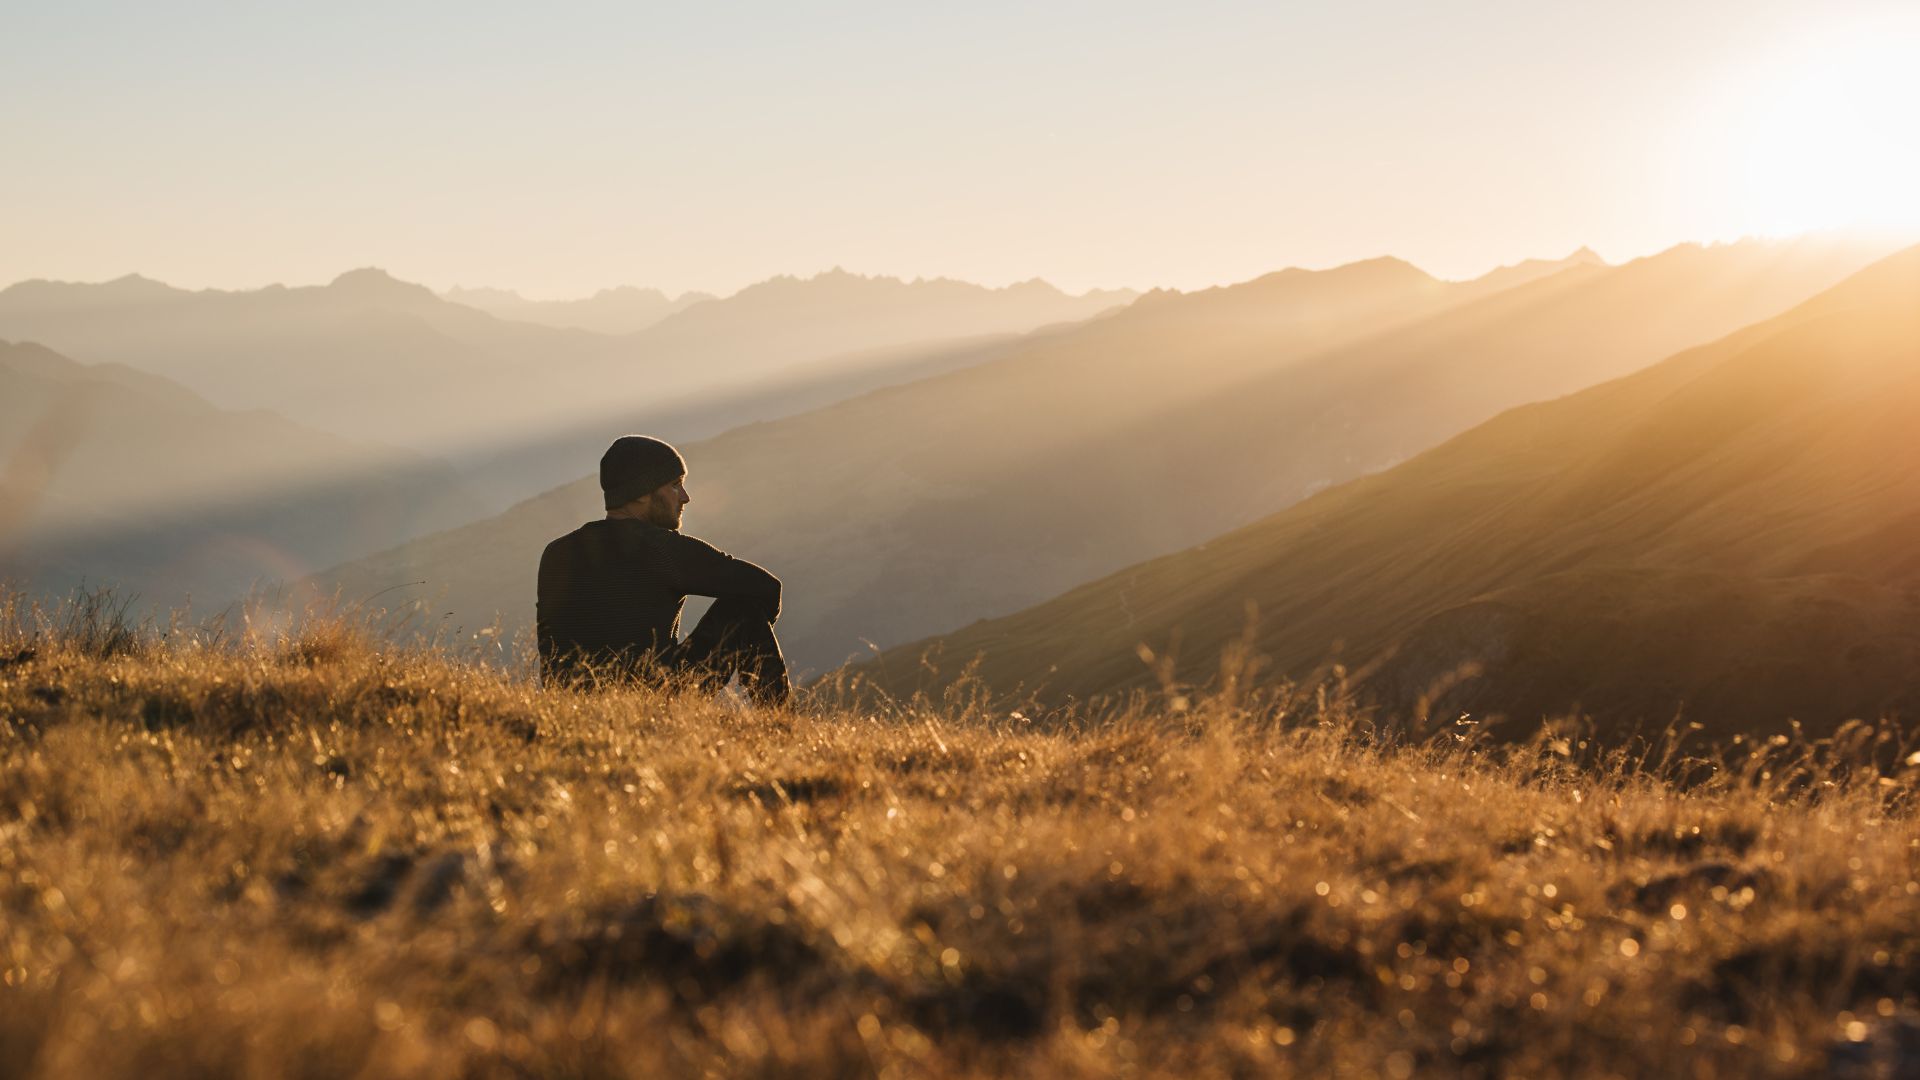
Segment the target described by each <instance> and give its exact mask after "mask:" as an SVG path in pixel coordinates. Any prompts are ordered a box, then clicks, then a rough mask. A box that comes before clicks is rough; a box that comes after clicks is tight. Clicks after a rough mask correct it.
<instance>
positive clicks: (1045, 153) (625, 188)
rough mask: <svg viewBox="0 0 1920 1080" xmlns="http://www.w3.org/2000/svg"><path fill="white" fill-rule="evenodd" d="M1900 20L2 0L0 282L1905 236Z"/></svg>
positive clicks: (1013, 7)
mask: <svg viewBox="0 0 1920 1080" xmlns="http://www.w3.org/2000/svg"><path fill="white" fill-rule="evenodd" d="M1916 55H1920V4H1915V3H1913V2H1912V0H1899V2H1893V0H1854V2H1845V0H1841V2H1830V3H1821V4H1807V3H1804V2H1781V0H1695V2H1688V3H1677V4H1676V3H1673V2H1672V0H1661V2H1657V3H1653V2H1641V0H1623V2H1616V3H1609V4H1592V3H1553V2H1539V0H1534V2H1527V3H1519V2H1508V0H1457V2H1451V3H1440V4H1436V3H1428V2H1419V3H1413V2H1408V3H1380V2H1369V0H1351V2H1346V3H1341V4H1311V5H1308V4H1293V3H1281V2H1274V0H1268V2H1264V3H1209V2H1205V0H1185V2H1182V3H1180V4H1177V5H1176V4H1172V3H1153V4H1137V3H1128V2H1103V3H1036V2H1032V0H1028V2H1023V3H997V2H990V0H983V2H974V3H969V4H965V5H959V4H954V5H938V6H936V5H930V4H929V5H903V4H899V3H808V4H796V3H778V4H738V3H726V2H719V0H716V2H703V3H700V4H691V5H685V4H673V5H656V4H646V3H633V2H623V3H606V4H584V3H583V4H566V3H554V4H547V5H539V6H535V5H525V4H503V3H500V4H496V3H482V2H471V3H458V4H454V3H446V4H439V3H406V2H394V0H387V2H383V3H377V4H362V3H355V2H350V0H339V2H334V3H329V4H326V5H312V4H307V5H292V4H260V3H248V4H240V3H231V4H210V3H193V2H181V3H169V4H134V3H126V4H98V3H86V2H84V0H65V2H63V3H60V4H40V5H31V6H29V5H27V4H25V3H23V2H22V0H0V284H6V283H10V282H13V281H18V280H23V279H27V278H52V279H60V280H76V281H99V280H107V279H111V278H114V277H118V276H121V275H123V274H128V273H140V274H144V275H146V276H148V277H153V278H158V279H160V280H163V281H167V282H169V283H172V284H175V285H180V286H183V287H189V288H205V287H218V288H251V287H257V286H260V285H265V284H268V283H271V282H282V283H286V284H312V283H319V282H324V281H327V280H330V279H331V278H332V277H334V276H335V275H337V274H339V273H340V272H342V271H344V270H348V269H352V268H355V267H362V266H379V267H383V268H385V269H387V270H388V271H390V272H392V273H394V274H395V275H397V276H399V277H401V278H404V279H407V280H411V281H419V282H423V283H426V284H428V285H431V286H434V287H436V288H443V289H444V288H447V287H449V286H452V285H455V284H459V285H465V286H470V287H471V286H482V285H488V286H500V287H508V288H514V289H518V290H520V291H521V292H523V293H525V294H527V295H529V296H534V297H549V298H559V297H568V296H577V295H585V294H588V293H591V292H593V291H595V290H597V289H600V288H604V287H608V286H614V285H622V284H626V285H642V286H651V287H658V288H662V289H665V290H667V291H669V292H674V293H677V292H681V291H684V290H702V291H709V292H717V293H723V294H724V293H727V292H732V291H734V290H736V289H738V288H741V287H743V286H745V285H747V284H750V283H751V282H754V281H757V280H761V279H764V278H766V277H769V276H772V275H775V274H800V275H807V274H812V273H816V272H818V271H821V270H824V269H827V268H829V267H833V266H840V267H845V268H847V269H850V270H854V271H858V272H862V273H869V274H889V275H896V276H901V277H940V276H944V277H954V278H961V279H966V280H971V281H977V282H981V283H984V284H989V285H1005V284H1009V283H1012V282H1015V281H1021V280H1026V279H1029V278H1032V277H1042V278H1045V279H1047V280H1049V281H1052V282H1053V283H1055V284H1057V285H1060V286H1062V287H1064V288H1068V289H1071V290H1074V291H1078V290H1081V289H1086V288H1092V287H1123V286H1124V287H1135V288H1145V287H1152V286H1164V287H1172V288H1182V289H1188V288H1198V287H1205V286H1208V285H1214V284H1222V283H1227V282H1233V281H1242V280H1246V279H1248V278H1252V277H1256V276H1258V275H1260V274H1262V273H1266V272H1270V271H1272V270H1276V269H1280V268H1283V267H1286V266H1306V267H1315V268H1318V267H1326V266H1333V265H1338V264H1340V263H1344V262H1350V261H1354V260H1356V259H1363V258H1371V257H1374V256H1378V255H1386V254H1391V255H1396V256H1399V257H1401V258H1404V259H1407V260H1409V261H1411V262H1413V263H1415V264H1416V265H1419V266H1421V267H1422V268H1424V269H1426V270H1428V271H1429V272H1432V273H1435V274H1438V275H1441V276H1444V277H1466V276H1471V275H1473V274H1477V273H1480V272H1482V271H1485V270H1487V269H1490V268H1492V267H1493V266H1496V265H1500V264H1504V263H1510V262H1514V261H1517V260H1519V259H1523V258H1529V257H1559V256H1563V255H1566V254H1568V253H1569V252H1571V251H1573V250H1574V249H1575V248H1578V247H1581V246H1583V245H1585V246H1590V247H1592V248H1594V249H1595V250H1597V251H1598V252H1599V253H1600V254H1601V255H1603V256H1605V257H1607V258H1609V259H1611V260H1620V259H1624V258H1630V257H1634V256H1637V255H1641V254H1647V253H1650V252H1653V251H1656V250H1659V249H1662V248H1664V247H1667V246H1670V245H1672V244H1674V243H1678V242H1683V241H1688V240H1700V241H1711V240H1726V239H1733V238H1737V237H1739V236H1744V235H1784V234H1788V233H1792V232H1798V231H1801V230H1804V229H1820V228H1835V227H1842V226H1847V227H1861V228H1875V229H1884V230H1899V231H1902V232H1904V231H1907V230H1915V231H1920V199H1916V198H1914V197H1913V196H1912V195H1911V194H1910V193H1911V192H1913V191H1920V140H1915V139H1914V138H1912V136H1911V132H1910V128H1911V125H1912V118H1913V117H1914V116H1916V115H1920V65H1913V64H1910V63H1909V62H1908V60H1907V58H1908V57H1911V56H1916Z"/></svg>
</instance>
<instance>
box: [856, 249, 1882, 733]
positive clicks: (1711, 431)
mask: <svg viewBox="0 0 1920 1080" xmlns="http://www.w3.org/2000/svg"><path fill="white" fill-rule="evenodd" d="M1916 430H1920V248H1914V249H1912V250H1908V251H1905V252H1901V253H1899V254H1896V255H1894V256H1891V257H1889V258H1887V259H1885V260H1882V261H1880V262H1878V263H1876V264H1874V265H1872V266H1871V267H1869V268H1867V269H1865V270H1863V271H1861V272H1860V273H1858V274H1856V275H1854V276H1852V277H1851V278H1849V279H1848V280H1846V281H1845V282H1843V283H1841V284H1839V285H1837V286H1835V287H1833V288H1831V289H1829V290H1826V291H1824V292H1822V293H1820V294H1819V295H1817V296H1815V297H1813V298H1812V299H1809V300H1807V301H1806V302H1804V303H1801V304H1799V305H1797V306H1795V307H1794V308H1792V309H1791V310H1790V311H1788V312H1786V313H1785V314H1782V315H1779V316H1778V317H1775V318H1772V319H1768V320H1765V321H1761V322H1759V323H1757V324H1755V325H1752V326H1749V327H1747V328H1743V329H1741V330H1738V331H1737V332H1734V333H1732V334H1730V335H1728V336H1725V337H1723V338H1721V339H1720V340H1718V341H1715V342H1713V343H1711V344H1707V345H1704V346H1701V347H1697V348H1694V349H1690V350H1686V351H1682V352H1679V353H1678V354H1677V355H1674V356H1672V357H1670V358H1669V359H1666V360H1665V361H1663V362H1661V363H1659V364H1656V365H1653V366H1651V367H1648V368H1646V369H1645V370H1641V371H1639V372H1637V373H1634V374H1631V375H1628V376H1626V377H1623V378H1620V379H1616V380H1612V381H1608V382H1605V383H1602V384H1601V385H1598V386H1594V387H1592V388H1590V389H1587V390H1584V391H1582V392H1579V393H1576V394H1573V395H1571V396H1567V397H1563V398H1559V399H1557V400H1551V401H1544V402H1540V403H1536V404H1530V405H1525V406H1522V407H1519V408H1515V409H1512V410H1510V411H1507V412H1504V413H1502V414H1501V415H1500V416H1498V417H1497V418H1495V419H1493V420H1491V421H1489V422H1487V423H1484V424H1482V425H1479V426H1477V427H1475V428H1474V429H1472V430H1471V431H1468V432H1466V433H1465V434H1462V435H1459V436H1458V437H1456V438H1454V439H1452V440H1450V441H1448V442H1446V443H1445V444H1443V445H1441V446H1439V447H1437V448H1435V449H1433V450H1431V451H1429V452H1427V453H1424V454H1420V455H1418V456H1416V457H1414V458H1412V459H1411V460H1409V461H1407V462H1405V463H1404V464H1401V465H1399V466H1398V467H1396V468H1392V469H1389V470H1387V471H1385V472H1382V473H1379V474H1377V475H1373V476H1369V477H1365V478H1363V479H1359V480H1355V481H1353V482H1351V483H1348V484H1344V485H1341V486H1338V487H1335V488H1333V489H1332V490H1329V491H1325V492H1322V493H1320V494H1319V495H1316V496H1315V497H1313V498H1311V499H1308V500H1306V501H1304V502H1302V503H1300V504H1298V505H1296V506H1293V507H1291V508H1290V509H1287V510H1284V511H1282V512H1280V513H1278V514H1275V515H1272V516H1270V517H1267V518H1264V519H1263V520H1260V521H1258V522H1256V523H1254V524H1251V525H1248V526H1247V527H1245V528H1243V529H1240V530H1238V531H1235V532H1232V533H1229V534H1227V535H1225V536H1221V537H1218V538H1215V539H1213V540H1211V541H1209V542H1207V543H1205V544H1203V545H1200V546H1198V547H1194V548H1191V549H1188V550H1185V551H1181V552H1178V553H1176V554H1172V555H1168V556H1165V557H1163V558H1159V559H1155V560H1152V561H1148V562H1144V563H1141V564H1139V565H1137V566H1133V567H1129V568H1127V569H1124V570H1121V571H1119V572H1118V573H1115V574H1112V575H1110V576H1108V577H1105V578H1103V579H1101V580H1098V581H1094V582H1091V583H1089V584H1086V585H1083V586H1081V587H1079V588H1076V589H1073V590H1071V591H1069V592H1066V593H1064V594H1063V595H1061V596H1058V597H1056V598H1054V599H1052V600H1049V601H1047V602H1046V603H1043V604H1040V605H1038V606H1035V607H1033V608H1030V609H1028V610H1025V611H1022V612H1019V613H1017V614H1015V615H1011V616H1009V617H1006V618H1001V619H994V620H989V621H985V622H981V623H977V624H975V625H973V626H970V627H967V628H965V629H964V630H960V631H958V632H955V633H951V634H948V635H945V636H942V637H938V638H934V639H930V640H927V641H922V642H916V643H913V644H910V645H906V646H903V647H900V648H898V649H894V650H891V651H889V652H887V653H885V654H883V655H882V656H880V657H879V658H878V659H877V660H875V661H874V662H873V663H871V664H869V665H867V666H866V667H865V668H864V669H863V673H864V675H865V676H866V677H867V678H869V679H871V680H873V681H874V682H876V683H877V684H879V685H881V686H883V687H886V688H887V689H889V690H891V691H893V692H896V693H904V692H910V691H912V690H914V689H918V688H923V687H927V686H935V687H937V686H940V685H944V684H946V683H948V682H950V681H951V680H952V679H953V678H954V677H955V675H956V674H957V673H958V672H959V671H960V670H961V669H962V668H963V667H964V666H966V665H967V664H968V663H969V662H977V665H978V666H977V669H976V673H977V676H978V677H979V678H980V679H982V680H984V681H985V683H986V684H987V685H989V686H991V687H994V688H996V689H999V690H1002V691H1011V690H1013V689H1014V688H1024V690H1025V691H1026V692H1037V693H1038V694H1039V696H1041V697H1042V698H1044V699H1046V700H1050V701H1062V700H1067V699H1086V698H1091V697H1098V696H1111V695H1117V694H1124V693H1126V692H1129V691H1132V690H1137V689H1143V688H1150V687H1153V686H1154V685H1156V683H1157V682H1158V680H1159V679H1161V678H1162V677H1163V676H1165V675H1171V677H1172V678H1173V679H1174V680H1175V681H1176V683H1180V684H1193V683H1200V682H1205V681H1207V680H1208V679H1209V678H1210V677H1211V676H1212V675H1213V674H1214V673H1215V672H1217V671H1219V670H1220V667H1221V662H1222V658H1223V657H1225V656H1228V655H1229V654H1230V653H1231V652H1232V651H1233V650H1234V649H1236V648H1237V647H1239V645H1240V644H1241V643H1243V641H1244V640H1245V639H1244V638H1243V635H1245V634H1247V633H1248V613H1249V607H1248V605H1249V604H1251V605H1253V610H1255V611H1257V620H1256V621H1255V622H1254V623H1253V624H1252V629H1251V639H1250V642H1251V647H1252V650H1253V652H1254V654H1256V655H1257V656H1259V657H1261V658H1262V662H1263V663H1264V665H1265V668H1264V672H1263V676H1264V678H1266V679H1268V680H1274V679H1280V678H1292V679H1302V678H1312V677H1314V673H1315V672H1316V671H1324V670H1325V665H1326V664H1328V663H1329V662H1331V661H1338V662H1341V663H1343V664H1344V665H1345V666H1346V667H1347V669H1348V670H1349V671H1351V672H1353V673H1354V677H1355V678H1356V679H1357V680H1358V686H1359V688H1360V690H1361V691H1362V692H1363V693H1364V694H1365V695H1367V696H1368V697H1369V698H1370V699H1371V700H1372V701H1373V702H1374V703H1375V704H1377V705H1378V706H1380V707H1381V708H1382V710H1383V715H1385V716H1388V717H1393V718H1397V719H1404V718H1406V717H1409V716H1418V715H1420V714H1422V713H1425V714H1427V715H1429V716H1430V717H1432V718H1434V719H1437V720H1439V721H1441V722H1452V721H1454V720H1455V719H1456V718H1457V717H1459V716H1460V715H1461V714H1467V715H1468V716H1470V717H1481V718H1483V719H1487V720H1493V721H1495V722H1496V723H1498V722H1500V721H1501V719H1502V718H1504V721H1505V723H1507V724H1510V725H1513V729H1514V730H1519V731H1524V730H1528V729H1531V728H1532V727H1533V726H1535V725H1537V724H1538V723H1539V722H1540V720H1541V719H1542V718H1547V717H1555V716H1562V715H1573V714H1577V715H1584V716H1587V717H1590V718H1592V719H1593V720H1594V721H1596V722H1597V723H1598V724H1599V725H1600V729H1601V730H1603V731H1608V732H1618V731H1622V730H1643V731H1658V730H1659V729H1661V728H1662V727H1664V726H1666V725H1668V724H1671V723H1676V722H1677V723H1683V724H1694V725H1698V726H1699V727H1700V728H1702V729H1704V730H1705V733H1706V735H1707V736H1709V737H1725V736H1729V735H1732V734H1737V733H1745V734H1749V735H1750V734H1765V733H1769V732H1778V731H1784V730H1786V729H1787V728H1788V727H1789V725H1790V724H1791V723H1794V722H1797V723H1799V724H1800V725H1801V726H1802V729H1803V730H1806V731H1809V732H1811V733H1813V734H1824V733H1829V732H1831V731H1833V730H1834V729H1835V728H1836V727H1837V726H1838V725H1839V724H1840V723H1842V722H1844V721H1846V720H1848V719H1851V718H1862V719H1867V720H1873V719H1877V718H1880V717H1884V716H1892V717H1896V718H1909V719H1910V718H1911V717H1912V716H1913V715H1914V714H1915V712H1916V710H1920V472H1917V471H1916V470H1915V469H1914V468H1913V455H1914V432H1915V431H1916ZM1141 646H1145V647H1146V649H1147V650H1148V653H1147V655H1149V656H1152V657H1155V658H1158V659H1160V660H1161V661H1162V662H1171V664H1172V668H1171V670H1170V671H1156V670H1154V669H1153V668H1151V667H1150V666H1149V665H1148V664H1146V663H1143V662H1142V659H1141V657H1140V656H1138V655H1136V651H1137V649H1138V648H1139V647H1141ZM929 655H931V656H933V657H936V658H937V659H936V660H934V661H933V662H932V663H931V665H928V664H923V663H922V659H923V657H926V656H929ZM1483 714H1485V715H1484V716H1483Z"/></svg>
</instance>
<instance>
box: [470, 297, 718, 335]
mask: <svg viewBox="0 0 1920 1080" xmlns="http://www.w3.org/2000/svg"><path fill="white" fill-rule="evenodd" d="M440 295H441V296H443V297H444V298H446V299H448V300H451V301H452V302H454V303H456V304H464V305H466V306H467V307H470V308H475V309H477V310H479V311H484V312H486V313H487V314H489V315H495V316H498V317H499V318H502V319H512V320H515V321H516V322H528V323H537V324H539V325H541V326H552V327H555V328H558V329H562V330H591V331H593V332H594V333H596V334H631V333H634V332H635V331H639V330H645V329H646V328H647V327H649V326H652V325H653V324H654V323H657V322H659V321H660V320H661V319H664V318H666V317H667V316H669V315H672V314H673V313H674V312H676V311H679V310H681V309H683V308H687V307H691V306H692V305H694V304H697V303H700V302H701V301H703V300H712V299H714V297H713V294H711V293H702V292H687V293H681V294H680V295H679V296H668V295H667V294H666V293H663V292H661V291H660V290H659V289H640V288H635V287H634V286H632V285H622V286H620V287H618V288H613V289H602V290H600V291H599V292H597V293H594V294H593V295H592V296H589V297H585V298H583V299H579V300H529V299H527V298H526V297H524V296H521V295H520V294H519V293H517V292H514V291H513V290H511V289H485V288H481V289H463V288H460V287H459V286H457V285H456V286H454V287H453V288H451V289H448V290H447V291H446V292H444V293H441V294H440Z"/></svg>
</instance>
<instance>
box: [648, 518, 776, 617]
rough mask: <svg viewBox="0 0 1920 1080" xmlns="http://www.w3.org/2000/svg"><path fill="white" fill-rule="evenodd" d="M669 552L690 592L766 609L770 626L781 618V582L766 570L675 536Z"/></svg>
mask: <svg viewBox="0 0 1920 1080" xmlns="http://www.w3.org/2000/svg"><path fill="white" fill-rule="evenodd" d="M669 551H670V552H671V553H672V557H673V562H674V568H675V569H676V570H677V571H678V572H679V574H680V585H681V587H682V588H684V589H685V590H686V591H687V592H689V593H691V594H693V595H694V596H712V597H716V598H717V597H732V598H737V599H741V600H747V601H751V602H753V603H754V604H756V605H759V606H760V607H763V608H765V609H766V612H767V621H768V622H772V621H774V620H775V619H778V618H779V617H780V579H779V578H777V577H774V576H773V574H772V573H770V572H768V570H767V569H766V568H765V567H763V566H759V565H757V564H755V563H750V562H748V561H747V560H745V559H736V558H734V557H733V556H731V555H729V554H727V553H726V552H724V551H721V550H720V549H719V548H716V547H714V546H713V545H712V544H709V543H707V542H706V541H705V540H696V539H694V538H693V537H691V536H686V535H683V534H675V535H674V537H673V540H672V543H671V544H670V546H669Z"/></svg>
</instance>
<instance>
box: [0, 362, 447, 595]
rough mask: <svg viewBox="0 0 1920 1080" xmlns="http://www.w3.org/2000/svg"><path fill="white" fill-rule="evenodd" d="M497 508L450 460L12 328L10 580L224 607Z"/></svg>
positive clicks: (4, 473)
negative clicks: (21, 337) (54, 346)
mask: <svg viewBox="0 0 1920 1080" xmlns="http://www.w3.org/2000/svg"><path fill="white" fill-rule="evenodd" d="M481 512H482V504H481V502H480V500H479V499H478V498H476V497H475V496H474V495H473V494H472V493H471V492H469V491H467V490H466V489H465V488H464V487H463V486H462V485H461V483H460V482H459V480H458V478H457V477H455V476H454V475H453V471H452V470H451V469H449V468H448V467H447V466H445V465H444V464H440V463H435V462H433V461H431V460H428V459H425V458H421V457H419V456H417V455H414V454H410V453H407V452H405V451H397V450H392V449H389V448H385V447H380V446H375V445H369V444H363V443H354V442H351V441H349V440H346V439H343V438H341V437H339V436H337V435H332V434H329V433H326V432H321V431H315V430H313V429H311V428H307V427H303V426H301V425H299V424H296V423H293V422H292V421H289V420H287V419H285V418H284V417H280V416H277V415H275V414H273V413H268V412H263V411H257V410H256V411H235V410H229V409H221V408H217V407H215V406H214V405H212V404H210V403H208V402H207V401H206V400H205V399H203V398H201V397H199V396H198V395H196V394H194V393H193V392H192V391H189V390H187V389H186V388H184V387H182V386H180V385H179V384H177V383H174V382H172V381H170V380H168V379H164V378H161V377H159V376H156V375H151V374H147V373H144V372H139V371H135V370H132V369H130V368H126V367H123V366H119V365H113V364H81V363H78V362H76V361H73V360H71V359H68V358H67V357H64V356H61V355H59V354H58V353H55V352H53V351H52V350H50V349H46V348H44V347H42V346H37V345H12V344H7V343H4V342H0V578H5V579H7V580H8V581H9V582H10V583H11V584H13V585H16V586H24V587H27V588H28V589H29V590H30V591H31V592H32V593H33V594H35V595H38V596H47V595H52V594H58V593H61V592H64V591H66V590H68V589H70V588H72V587H74V586H76V585H79V584H81V583H83V582H86V583H91V584H93V585H113V586H115V587H117V588H118V589H119V590H120V591H121V593H122V594H123V595H128V594H137V595H138V596H140V597H141V598H142V600H143V601H146V602H147V603H150V604H156V605H159V606H161V607H168V606H172V605H175V604H178V603H181V602H183V601H185V600H186V599H188V598H189V597H192V598H194V599H195V600H197V601H200V602H203V603H208V602H210V603H212V604H214V605H215V606H218V605H220V604H224V603H225V602H227V601H228V600H231V599H234V598H236V597H238V596H239V595H240V594H242V593H243V592H245V591H246V590H247V589H248V588H249V587H250V586H251V585H253V584H255V583H261V584H267V583H271V582H276V581H284V580H292V579H296V578H299V577H301V576H304V575H306V574H308V573H311V572H313V571H314V570H316V569H318V568H321V567H325V566H328V565H331V564H333V563H335V562H338V561H340V560H342V559H345V558H351V557H353V556H355V555H358V554H362V553H365V552H367V551H372V550H378V549H380V548H383V547H387V546H390V545H392V544H394V543H397V542H399V541H401V540H403V539H405V538H407V537H409V536H413V535H415V534H417V533H420V532H423V531H432V530H436V529H443V528H446V527H449V526H451V525H454V524H457V523H459V522H462V521H466V520H469V519H471V518H472V517H474V516H475V515H477V514H479V513H481Z"/></svg>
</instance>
